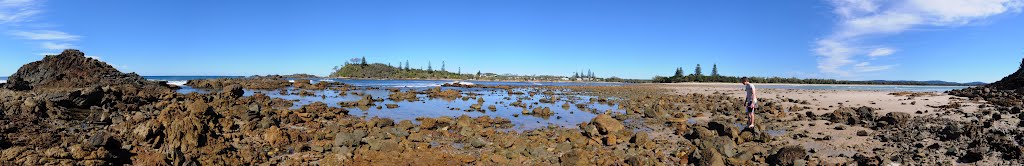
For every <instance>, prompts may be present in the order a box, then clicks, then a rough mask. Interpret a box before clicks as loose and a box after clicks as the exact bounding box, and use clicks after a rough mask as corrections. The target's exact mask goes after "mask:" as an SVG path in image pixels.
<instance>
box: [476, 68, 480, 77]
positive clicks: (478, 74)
mask: <svg viewBox="0 0 1024 166" xmlns="http://www.w3.org/2000/svg"><path fill="white" fill-rule="evenodd" d="M480 74H481V73H480V70H477V71H476V78H480Z"/></svg>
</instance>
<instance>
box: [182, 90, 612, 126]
mask: <svg viewBox="0 0 1024 166" xmlns="http://www.w3.org/2000/svg"><path fill="white" fill-rule="evenodd" d="M428 88H429V87H402V88H398V89H399V90H401V91H417V92H419V91H424V90H426V89H428ZM356 89H357V90H349V91H344V92H343V91H338V90H332V89H327V90H306V91H309V92H312V95H297V94H298V92H300V91H302V90H296V89H291V88H289V89H287V92H288V93H285V94H282V93H280V90H246V92H245V96H252V95H253V94H255V93H263V94H265V95H267V96H270V97H274V98H282V99H285V100H290V101H294V105H293V106H292V108H290V109H298V108H300V107H301V106H302V105H307V104H310V103H314V102H323V103H325V104H327V105H328V106H331V107H341V106H340V105H339V104H338V103H339V102H353V101H358V100H360V99H363V96H364V95H369V96H372V97H373V98H374V99H383V101H376V102H373V104H374V106H371V107H346V109H348V110H349V114H350V115H353V116H360V117H363V118H366V119H369V118H372V117H382V118H391V119H393V120H395V121H400V120H412V121H414V122H415V119H416V118H417V117H442V116H449V117H457V116H461V115H468V116H470V117H479V116H485V115H486V116H491V117H502V118H506V119H509V120H510V121H511V122H512V124H514V125H515V126H514V128H513V129H514V130H529V129H536V128H542V127H547V126H549V125H555V126H561V127H574V126H575V125H576V124H579V123H583V122H589V121H590V120H591V119H593V118H594V117H595V116H596V114H594V113H592V112H605V111H612V112H618V113H623V111H622V110H619V109H617V105H614V104H601V103H590V102H591V101H590V98H591V96H586V95H578V94H573V93H572V92H568V91H552V93H548V94H545V93H541V92H540V91H545V90H546V89H541V88H528V89H513V90H512V91H514V92H523V93H511V94H510V93H509V92H507V91H506V90H504V89H493V88H487V89H484V88H460V87H442V89H443V90H449V89H454V90H460V91H461V95H462V96H463V97H465V98H431V97H428V96H427V95H426V94H417V95H416V96H417V98H418V100H417V101H406V100H402V101H392V100H387V98H388V95H389V94H390V91H388V90H386V89H377V88H367V87H360V88H356ZM531 91H534V92H537V93H532V94H534V95H533V96H531V95H530V94H531V93H530V92H531ZM179 92H181V93H191V92H196V93H209V91H207V90H200V89H192V88H188V87H185V88H182V89H181V90H179ZM473 96H475V97H476V98H474V97H473ZM478 98H482V99H483V101H484V102H483V104H482V105H481V107H482V111H475V110H474V111H470V106H471V105H474V104H477V103H478V101H477V99H478ZM552 99H554V100H553V101H549V100H552ZM542 100H545V101H544V102H542ZM517 101H521V103H522V105H523V106H526V107H527V108H528V109H530V110H532V109H533V108H535V107H540V108H543V107H547V108H550V109H551V111H552V112H554V114H553V115H551V116H547V117H538V116H531V115H522V112H523V109H524V108H522V107H517V106H513V104H512V103H515V102H517ZM567 103H568V107H564V106H565V104H567ZM580 103H585V104H586V105H587V106H586V107H587V108H584V109H585V110H584V109H580V108H577V107H576V104H580ZM387 104H395V105H397V106H398V107H395V108H389V107H387V106H386V105H387ZM490 106H494V109H493V110H491V109H490V108H489V107H490Z"/></svg>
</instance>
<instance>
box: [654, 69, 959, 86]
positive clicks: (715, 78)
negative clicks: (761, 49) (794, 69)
mask: <svg viewBox="0 0 1024 166" xmlns="http://www.w3.org/2000/svg"><path fill="white" fill-rule="evenodd" d="M741 78H742V77H737V76H723V75H719V73H718V65H717V64H715V65H713V66H712V68H711V74H710V75H704V73H703V72H702V69H701V67H700V64H697V67H695V68H694V69H693V73H692V74H686V72H685V71H684V70H683V68H682V67H678V68H676V70H675V74H673V75H672V76H670V77H664V76H654V78H652V79H651V82H655V83H677V82H740V81H742V80H741ZM748 78H749V79H750V82H753V83H787V84H873V85H966V86H973V85H976V83H955V82H941V81H885V80H872V81H848V80H836V79H817V78H806V79H801V78H796V77H790V78H783V77H748Z"/></svg>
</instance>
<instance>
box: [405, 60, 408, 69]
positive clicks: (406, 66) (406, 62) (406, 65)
mask: <svg viewBox="0 0 1024 166" xmlns="http://www.w3.org/2000/svg"><path fill="white" fill-rule="evenodd" d="M405 70H406V71H409V60H405Z"/></svg>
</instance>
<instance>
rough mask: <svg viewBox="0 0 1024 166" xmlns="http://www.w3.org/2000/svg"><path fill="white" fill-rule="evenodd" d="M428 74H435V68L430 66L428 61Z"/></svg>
mask: <svg viewBox="0 0 1024 166" xmlns="http://www.w3.org/2000/svg"><path fill="white" fill-rule="evenodd" d="M427 73H434V68H433V67H431V66H430V61H427Z"/></svg>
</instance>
